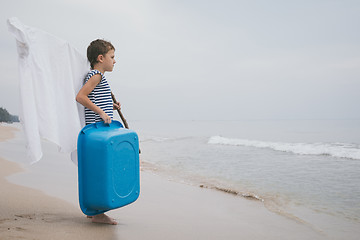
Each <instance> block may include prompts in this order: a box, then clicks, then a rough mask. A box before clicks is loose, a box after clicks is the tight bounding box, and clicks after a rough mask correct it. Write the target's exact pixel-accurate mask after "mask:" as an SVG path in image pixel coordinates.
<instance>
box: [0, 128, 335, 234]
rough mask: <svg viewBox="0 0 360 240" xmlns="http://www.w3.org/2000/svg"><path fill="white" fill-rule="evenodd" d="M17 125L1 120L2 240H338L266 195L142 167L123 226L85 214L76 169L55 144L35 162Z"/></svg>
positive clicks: (118, 213)
mask: <svg viewBox="0 0 360 240" xmlns="http://www.w3.org/2000/svg"><path fill="white" fill-rule="evenodd" d="M25 145H26V143H25V140H24V137H23V134H22V131H21V130H20V129H19V127H12V126H11V125H0V157H1V158H0V165H1V166H0V187H1V189H2V193H1V197H0V239H1V240H3V239H207V240H211V239H255V240H256V239H270V240H271V239H337V238H336V237H332V236H327V235H325V234H324V233H323V232H322V231H321V230H319V229H314V228H312V227H311V226H308V225H306V224H304V223H301V222H298V221H296V220H294V219H290V218H288V217H286V216H282V215H279V214H276V213H273V212H270V211H269V210H267V209H266V208H265V207H264V206H263V203H262V202H261V201H254V200H247V199H244V198H241V197H237V196H233V195H231V194H226V193H222V192H220V191H216V190H212V189H204V188H200V187H198V186H191V185H187V184H184V183H180V182H175V181H170V180H168V178H167V177H166V176H164V175H157V174H156V172H152V171H148V170H143V171H141V194H140V198H139V199H138V200H137V201H136V202H135V203H133V204H131V205H129V206H126V207H124V208H120V209H116V210H113V211H110V212H109V213H108V215H109V216H111V217H113V218H115V219H116V220H117V221H118V223H119V224H118V225H116V226H110V225H102V224H93V223H91V221H90V220H89V219H87V218H86V217H85V216H84V215H83V214H82V212H81V210H80V208H79V205H78V197H77V168H76V166H75V165H74V164H73V163H72V162H71V161H70V159H69V157H68V156H67V155H65V154H59V153H57V148H56V146H53V145H52V144H51V143H48V142H46V141H44V142H43V149H44V157H43V158H42V159H41V160H40V162H38V163H36V164H33V165H29V164H28V163H26V161H25V160H24V159H25V158H26V154H25Z"/></svg>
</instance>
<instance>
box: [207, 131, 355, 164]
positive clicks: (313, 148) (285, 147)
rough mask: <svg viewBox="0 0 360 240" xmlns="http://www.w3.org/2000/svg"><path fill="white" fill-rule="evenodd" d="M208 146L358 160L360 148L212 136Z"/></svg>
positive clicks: (346, 144) (348, 144)
mask: <svg viewBox="0 0 360 240" xmlns="http://www.w3.org/2000/svg"><path fill="white" fill-rule="evenodd" d="M208 143H209V144H221V145H231V146H246V147H256V148H269V149H273V150H275V151H282V152H290V153H294V154H300V155H329V156H333V157H340V158H350V159H360V146H359V145H357V144H351V143H284V142H264V141H255V140H247V139H236V138H224V137H221V136H213V137H211V138H210V139H209V141H208Z"/></svg>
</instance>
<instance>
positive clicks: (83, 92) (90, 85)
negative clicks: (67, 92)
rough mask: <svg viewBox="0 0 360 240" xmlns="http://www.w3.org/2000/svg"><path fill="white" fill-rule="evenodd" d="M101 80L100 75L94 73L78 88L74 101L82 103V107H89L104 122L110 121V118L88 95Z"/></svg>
mask: <svg viewBox="0 0 360 240" xmlns="http://www.w3.org/2000/svg"><path fill="white" fill-rule="evenodd" d="M100 81H101V75H100V74H96V75H94V76H92V77H91V78H90V79H89V80H88V81H87V82H86V83H85V84H84V86H83V87H82V88H81V89H80V91H79V93H78V94H77V96H76V101H77V102H78V103H80V104H82V105H83V106H84V107H86V108H88V109H90V110H91V111H94V112H96V113H97V114H99V115H100V117H101V118H102V119H103V120H104V122H105V123H111V118H110V117H109V115H107V114H106V113H105V112H104V111H103V110H102V109H101V108H99V107H98V106H96V105H95V104H94V103H93V102H92V101H91V100H90V99H89V98H88V95H89V94H90V93H91V92H92V90H94V88H95V87H96V85H98V84H99V83H100Z"/></svg>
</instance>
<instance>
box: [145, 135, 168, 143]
mask: <svg viewBox="0 0 360 240" xmlns="http://www.w3.org/2000/svg"><path fill="white" fill-rule="evenodd" d="M168 140H171V138H165V137H156V136H143V137H141V138H140V142H165V141H168Z"/></svg>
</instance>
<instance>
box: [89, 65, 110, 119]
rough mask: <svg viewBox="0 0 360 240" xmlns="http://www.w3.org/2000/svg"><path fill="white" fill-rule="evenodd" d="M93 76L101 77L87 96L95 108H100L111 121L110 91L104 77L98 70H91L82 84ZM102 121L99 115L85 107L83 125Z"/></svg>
mask: <svg viewBox="0 0 360 240" xmlns="http://www.w3.org/2000/svg"><path fill="white" fill-rule="evenodd" d="M95 74H100V75H101V81H100V83H99V84H98V85H96V87H95V88H94V90H93V91H92V92H91V93H90V94H89V95H88V98H89V99H90V101H92V102H93V103H94V104H95V105H96V106H98V107H100V108H101V109H102V110H103V111H104V112H105V113H106V114H107V115H109V117H111V119H113V114H114V111H113V101H112V98H111V89H110V86H109V84H108V82H107V80H106V78H105V75H104V74H102V73H101V72H100V71H98V70H91V71H90V72H89V73H88V74H87V76H86V78H85V81H84V84H85V83H86V82H87V81H88V80H89V79H90V78H91V77H92V76H94V75H95ZM101 121H103V120H102V118H101V117H100V115H99V114H97V113H95V112H93V111H92V110H90V109H88V108H86V107H85V124H86V125H88V124H91V123H95V122H101Z"/></svg>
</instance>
